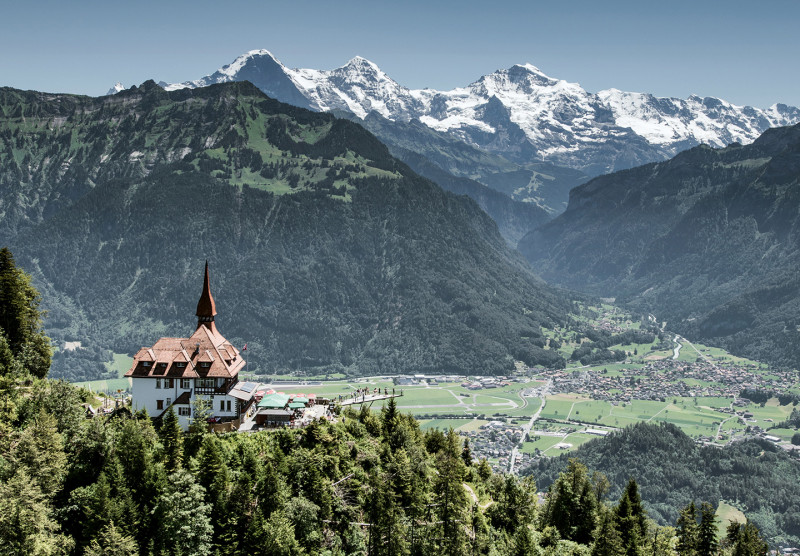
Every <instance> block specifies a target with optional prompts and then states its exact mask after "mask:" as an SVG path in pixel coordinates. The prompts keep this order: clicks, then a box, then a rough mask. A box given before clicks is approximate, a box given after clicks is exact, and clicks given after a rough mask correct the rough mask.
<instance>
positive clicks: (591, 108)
mask: <svg viewBox="0 0 800 556" xmlns="http://www.w3.org/2000/svg"><path fill="white" fill-rule="evenodd" d="M244 80H248V81H251V82H252V83H253V84H254V85H256V86H257V87H258V88H260V89H261V90H262V91H264V92H265V93H266V94H268V95H270V96H272V97H274V98H277V99H278V100H281V101H283V102H287V103H290V104H293V105H296V106H301V107H304V108H310V109H312V110H316V111H347V112H351V113H353V114H355V115H356V116H358V117H359V118H362V119H363V118H365V117H366V116H367V115H368V114H370V113H372V112H374V113H377V114H379V115H380V116H382V117H383V118H386V119H387V120H391V121H397V122H408V121H411V120H419V121H420V122H422V123H423V124H425V125H426V126H428V127H429V128H431V129H433V130H436V131H438V132H442V133H444V134H447V135H449V136H452V137H454V138H457V139H459V140H461V141H464V142H465V143H467V144H469V145H471V146H473V147H477V148H479V149H482V150H485V151H488V152H490V153H494V154H498V155H501V156H503V157H504V158H506V159H508V160H510V161H512V162H514V163H516V164H520V165H526V164H529V163H531V162H541V161H544V162H550V163H553V164H556V165H558V166H565V167H569V168H574V169H577V170H580V171H582V172H585V173H586V174H588V175H597V174H603V173H607V172H611V171H615V170H620V169H625V168H630V167H633V166H636V165H639V164H643V163H645V162H652V161H657V160H664V159H667V158H669V157H671V156H673V155H674V154H676V153H677V152H679V151H681V150H684V149H686V148H689V147H692V146H694V145H697V144H700V143H705V144H708V145H711V146H714V147H722V146H726V145H728V144H730V143H734V142H738V143H743V144H747V143H750V142H752V141H754V140H755V139H756V138H757V137H758V136H759V135H760V134H761V133H762V132H763V131H765V130H766V129H768V128H770V127H776V126H784V125H791V124H794V123H797V122H800V109H798V108H796V107H792V106H786V105H784V104H775V105H773V106H771V107H770V108H768V109H759V108H753V107H749V106H736V105H734V104H731V103H729V102H726V101H724V100H720V99H717V98H713V97H706V98H700V97H697V96H690V97H689V98H688V99H676V98H659V97H655V96H653V95H650V94H646V93H629V92H623V91H618V90H616V89H608V90H605V91H600V92H598V93H590V92H587V91H586V90H584V89H583V88H582V87H581V86H580V85H578V84H577V83H568V82H567V81H564V80H559V79H554V78H551V77H549V76H547V75H545V74H544V73H543V72H542V71H541V70H539V69H538V68H536V67H535V66H532V65H530V64H524V65H515V66H513V67H511V68H509V69H504V70H498V71H495V72H494V73H491V74H489V75H485V76H483V77H481V78H480V79H478V80H477V81H475V82H474V83H471V84H469V85H467V86H466V87H459V88H456V89H453V90H451V91H437V90H433V89H416V90H415V89H409V88H407V87H404V86H402V85H400V84H399V83H397V82H396V81H394V80H393V79H392V78H391V77H389V76H388V75H387V74H386V73H384V72H383V71H382V70H381V69H380V68H379V67H378V66H377V65H375V64H374V63H372V62H370V61H369V60H366V59H364V58H361V57H356V58H353V59H352V60H350V61H349V62H348V63H347V64H345V65H344V66H342V67H340V68H336V69H332V70H315V69H290V68H287V67H286V66H284V65H283V64H282V63H281V62H280V61H279V60H277V59H276V58H275V57H274V56H273V55H272V54H271V53H270V52H269V51H267V50H253V51H250V52H248V53H246V54H243V55H242V56H239V57H238V58H237V59H236V60H234V61H233V62H232V63H231V64H228V65H226V66H224V67H222V68H220V69H219V70H217V71H216V72H214V73H213V74H211V75H208V76H206V77H203V78H201V79H198V80H195V81H187V82H184V83H174V84H169V85H165V88H166V89H167V90H175V89H181V88H187V87H190V88H194V87H202V86H207V85H211V84H213V83H224V82H228V81H244ZM109 92H111V91H109Z"/></svg>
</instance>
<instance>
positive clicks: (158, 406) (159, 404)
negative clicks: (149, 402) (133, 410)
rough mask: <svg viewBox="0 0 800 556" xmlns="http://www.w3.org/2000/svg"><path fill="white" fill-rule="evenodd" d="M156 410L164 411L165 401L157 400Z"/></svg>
mask: <svg viewBox="0 0 800 556" xmlns="http://www.w3.org/2000/svg"><path fill="white" fill-rule="evenodd" d="M156 409H164V400H156Z"/></svg>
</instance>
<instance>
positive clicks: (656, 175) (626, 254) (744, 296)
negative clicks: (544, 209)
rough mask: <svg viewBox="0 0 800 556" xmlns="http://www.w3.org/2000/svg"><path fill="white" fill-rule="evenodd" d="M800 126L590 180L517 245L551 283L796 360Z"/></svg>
mask: <svg viewBox="0 0 800 556" xmlns="http://www.w3.org/2000/svg"><path fill="white" fill-rule="evenodd" d="M799 176H800V127H799V126H793V127H788V128H776V129H771V130H768V131H767V132H765V133H764V134H763V135H762V137H761V138H760V139H758V140H757V141H755V142H754V143H753V144H752V145H748V146H741V145H731V146H729V147H727V148H725V149H718V150H717V149H712V148H709V147H705V146H701V147H696V148H694V149H691V150H689V151H686V152H684V153H681V154H679V155H678V156H676V157H675V158H673V159H672V160H670V161H667V162H662V163H656V164H648V165H645V166H641V167H638V168H634V169H631V170H626V171H623V172H617V173H615V174H611V175H608V176H602V177H599V178H596V179H594V180H592V181H590V182H588V183H586V184H585V185H583V186H580V187H578V188H576V189H574V190H573V191H572V192H571V194H570V204H569V207H568V209H567V211H566V212H565V213H564V214H562V215H560V216H559V217H558V218H556V219H554V220H553V221H552V222H550V223H547V224H545V225H544V226H542V227H541V228H539V229H537V230H536V231H534V232H532V233H530V234H528V236H526V237H525V238H523V239H522V240H520V244H519V249H520V251H521V252H522V253H523V254H524V255H525V256H526V258H528V260H529V261H531V263H532V264H533V265H534V266H535V267H536V268H537V270H538V271H539V272H540V273H541V275H542V277H544V278H545V279H546V280H548V281H549V282H551V283H557V284H561V285H563V286H566V287H571V288H575V289H578V290H582V291H585V292H589V293H592V294H595V295H601V296H604V297H616V298H617V300H618V301H621V302H623V303H626V304H628V306H630V307H632V308H634V309H637V310H641V311H652V312H653V313H655V314H657V315H658V317H659V318H660V319H662V320H666V321H667V322H668V323H669V325H670V327H671V328H673V329H676V330H677V331H679V332H681V333H682V334H685V335H688V336H691V337H693V338H697V339H702V340H706V341H708V342H710V343H713V344H716V345H721V346H723V347H725V348H726V349H728V350H729V351H731V352H733V353H739V354H745V355H748V356H750V357H752V358H755V359H759V360H764V361H771V362H774V363H777V364H781V365H786V366H795V367H796V366H798V365H800V349H798V347H797V346H799V345H800V332H798V325H800V322H798V321H797V316H796V315H797V313H798V310H800V278H798V275H797V268H798V266H799V265H800V260H799V259H798V257H799V255H800V252H799V251H798V249H797V245H798V244H799V243H800V237H799V236H798V233H800V186H798V178H799Z"/></svg>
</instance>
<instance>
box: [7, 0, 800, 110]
mask: <svg viewBox="0 0 800 556" xmlns="http://www.w3.org/2000/svg"><path fill="white" fill-rule="evenodd" d="M0 5H2V18H0V86H10V87H15V88H20V89H33V90H38V91H47V92H66V93H79V94H87V95H93V96H96V95H102V94H105V93H106V91H107V90H108V89H109V88H110V87H111V86H112V85H113V84H114V83H115V82H117V81H120V82H122V83H123V85H125V86H126V87H129V86H131V85H138V84H140V83H142V82H143V81H145V80H147V79H154V80H156V81H166V82H170V83H172V82H180V81H185V80H189V79H197V78H199V77H202V76H204V75H208V74H210V73H213V72H214V71H215V70H216V69H218V68H219V67H221V66H223V65H225V64H227V63H230V62H232V61H233V60H234V59H235V58H236V57H237V56H238V55H240V54H243V53H244V52H247V51H249V50H255V49H261V48H265V49H267V50H269V51H270V52H272V53H273V55H275V57H276V58H278V59H279V60H280V61H281V62H283V63H284V64H285V65H287V66H289V67H292V68H295V67H305V68H315V69H332V68H335V67H338V66H342V65H344V64H345V63H346V62H347V61H348V60H349V59H351V58H353V57H354V56H357V55H359V56H363V57H365V58H367V59H369V60H371V61H373V62H375V63H376V64H377V65H378V66H379V67H380V68H381V69H383V70H384V71H385V72H386V73H387V74H388V75H389V76H390V77H392V78H393V79H394V80H395V81H397V82H398V83H400V84H402V85H404V86H406V87H409V88H424V87H430V88H433V89H440V90H448V89H452V88H454V87H459V86H465V85H467V84H469V83H471V82H473V81H475V80H476V79H478V78H479V77H481V76H482V75H485V74H487V73H491V72H492V71H495V70H497V69H501V68H508V67H510V66H512V65H514V64H518V63H531V64H533V65H535V66H537V67H538V68H540V69H541V70H542V71H543V72H544V73H546V74H547V75H549V76H551V77H554V78H558V79H565V80H567V81H570V82H575V83H580V84H581V86H583V88H584V89H586V90H587V91H590V92H597V91H600V90H603V89H608V88H612V87H614V88H617V89H620V90H623V91H636V92H647V93H652V94H655V95H656V96H661V97H668V96H669V97H680V98H686V97H687V96H689V95H690V94H697V95H700V96H714V97H718V98H722V99H725V100H727V101H729V102H732V103H734V104H739V105H751V106H756V107H761V108H765V107H768V106H771V105H772V104H774V103H777V102H780V103H784V104H789V105H794V106H800V71H799V70H800V61H798V56H800V33H799V32H798V31H797V28H798V26H799V25H798V24H800V1H798V0H761V1H760V2H753V1H752V0H751V1H747V2H744V1H740V0H725V1H718V0H692V1H683V0H681V1H668V0H663V1H660V2H650V1H648V0H637V1H627V0H619V1H615V0H594V1H588V0H576V1H569V0H560V1H549V0H546V1H541V0H526V1H522V0H520V1H517V0H495V1H493V2H471V1H467V0H460V1H453V0H439V1H437V0H426V1H419V0H406V1H402V2H401V1H394V2H388V1H385V0H368V1H367V0H336V1H331V0H326V1H310V0H293V1H283V0H275V1H270V0H258V1H242V0H226V1H224V2H222V1H219V0H215V1H206V0H191V1H186V0H159V1H154V0H139V1H137V2H130V1H122V0H120V1H117V2H113V1H108V0H105V1H102V2H100V1H95V0H75V1H74V2H64V1H63V0H58V1H49V0H28V1H26V2H18V1H15V0H0Z"/></svg>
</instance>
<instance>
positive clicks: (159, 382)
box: [156, 378, 161, 388]
mask: <svg viewBox="0 0 800 556" xmlns="http://www.w3.org/2000/svg"><path fill="white" fill-rule="evenodd" d="M156 388H161V379H160V378H157V379H156Z"/></svg>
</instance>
